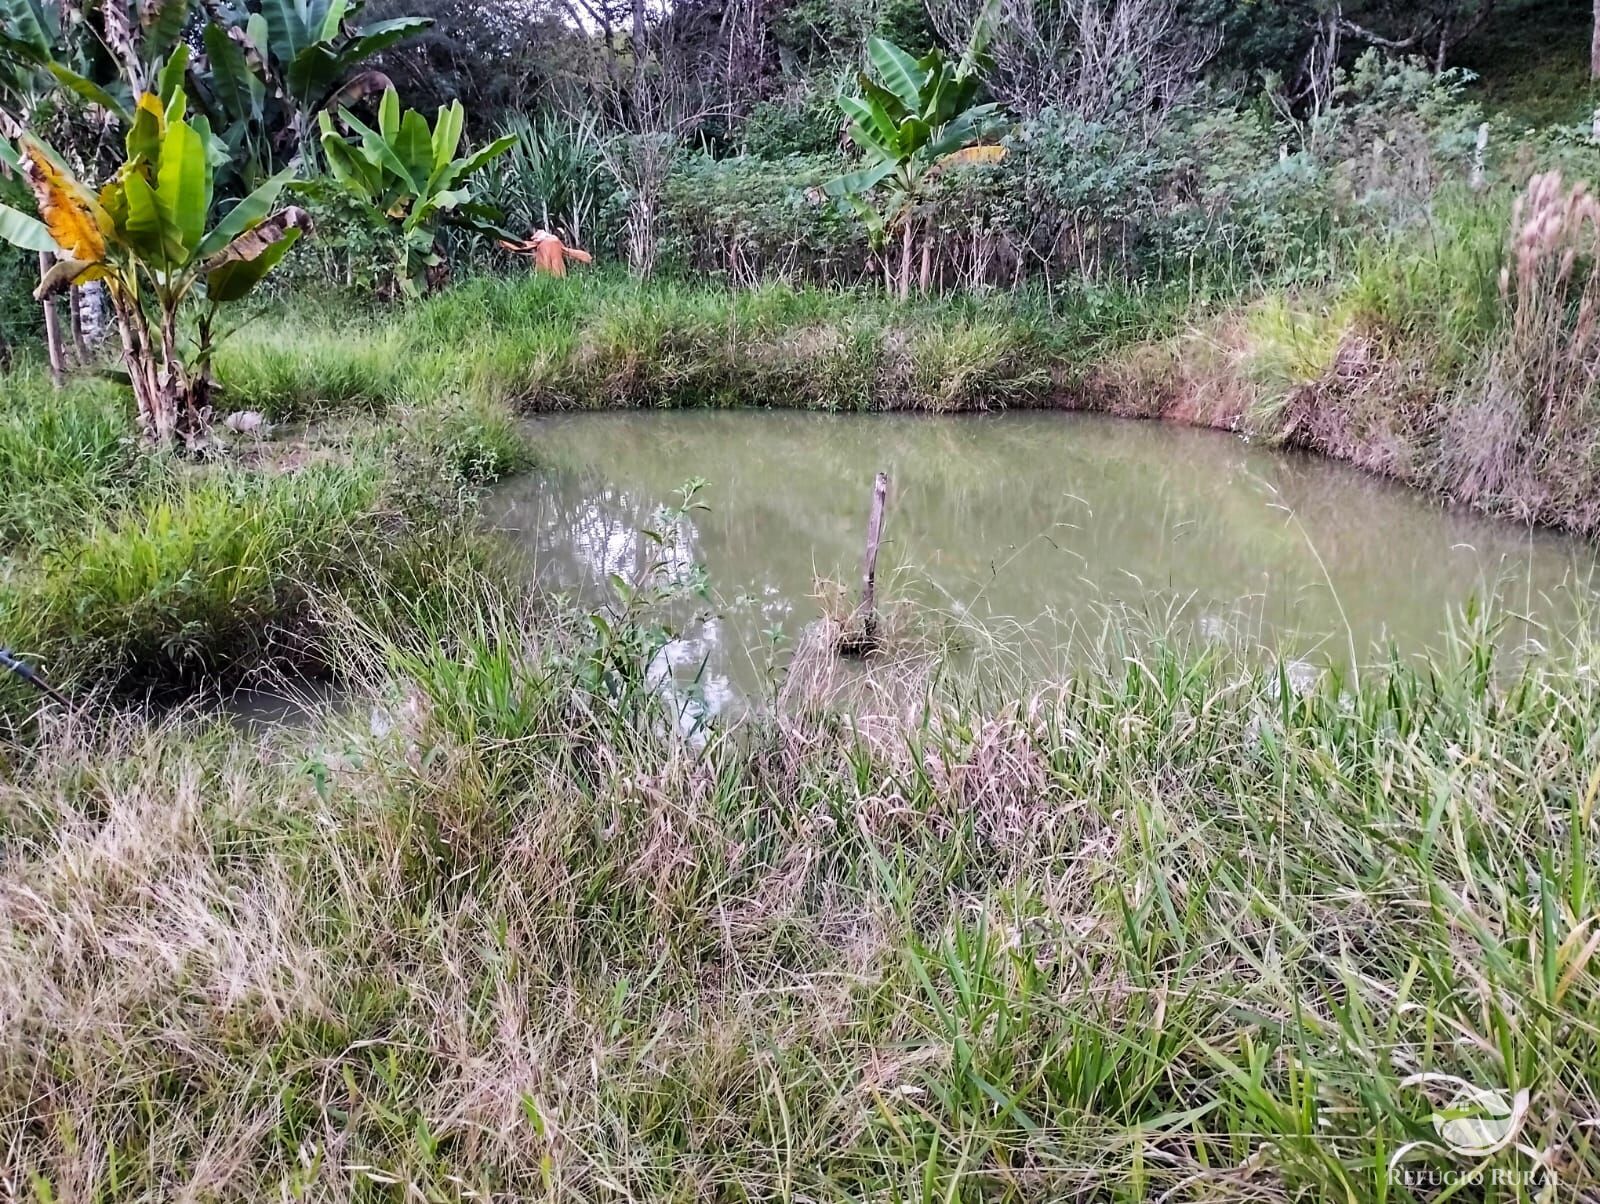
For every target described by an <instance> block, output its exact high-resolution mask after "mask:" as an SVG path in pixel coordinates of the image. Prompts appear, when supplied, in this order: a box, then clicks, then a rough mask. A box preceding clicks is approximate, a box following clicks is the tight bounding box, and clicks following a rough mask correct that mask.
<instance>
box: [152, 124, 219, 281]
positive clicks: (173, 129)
mask: <svg viewBox="0 0 1600 1204" xmlns="http://www.w3.org/2000/svg"><path fill="white" fill-rule="evenodd" d="M206 132H209V131H206ZM207 149H208V148H207V146H206V139H205V138H204V137H203V136H202V131H201V130H199V129H197V128H196V127H195V126H194V125H190V124H189V123H188V122H185V121H178V122H174V123H172V124H170V125H168V126H167V131H166V136H165V137H164V138H162V140H161V161H160V164H159V166H158V167H157V169H156V202H157V204H159V205H160V207H161V219H162V227H163V229H164V230H165V231H167V232H168V234H169V236H170V242H169V245H168V246H167V258H168V260H169V262H171V263H174V264H181V263H187V262H188V260H189V258H190V257H191V256H192V255H193V254H194V253H195V250H196V248H198V247H199V246H200V240H201V239H202V238H204V237H205V232H206V218H207V216H209V214H210V213H211V180H212V174H211V164H210V162H209V161H208V159H207Z"/></svg>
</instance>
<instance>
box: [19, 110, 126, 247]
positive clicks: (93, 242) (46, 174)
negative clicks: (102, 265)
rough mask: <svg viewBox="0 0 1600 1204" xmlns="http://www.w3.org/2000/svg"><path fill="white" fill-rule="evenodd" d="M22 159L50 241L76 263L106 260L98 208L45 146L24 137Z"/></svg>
mask: <svg viewBox="0 0 1600 1204" xmlns="http://www.w3.org/2000/svg"><path fill="white" fill-rule="evenodd" d="M22 158H23V160H24V168H25V173H24V174H25V175H26V177H27V180H28V185H29V187H30V188H32V189H33V199H34V203H35V204H36V205H37V206H38V207H39V217H40V218H41V220H43V222H44V225H45V229H47V230H48V231H49V232H50V237H51V238H53V239H55V241H56V245H57V246H59V247H60V248H61V249H62V250H63V251H65V252H66V253H67V254H68V255H70V256H72V258H74V259H81V260H83V261H84V262H85V263H98V262H99V261H100V260H102V259H104V258H105V254H106V243H105V235H104V233H103V232H102V230H101V221H100V218H101V216H102V215H101V214H100V213H98V212H96V210H97V209H98V208H99V206H98V205H97V204H96V203H95V199H94V197H93V196H92V195H90V194H89V193H88V191H87V190H86V189H85V188H84V187H83V186H82V185H81V184H79V183H78V182H77V180H76V179H74V178H73V176H72V174H71V173H70V172H69V171H67V169H66V167H65V166H64V165H63V164H62V163H61V161H60V159H59V158H57V157H56V156H55V155H54V154H53V153H51V152H49V151H48V150H47V149H46V148H45V146H44V144H43V143H41V142H39V141H37V140H35V139H33V138H27V137H25V138H24V139H23V143H22Z"/></svg>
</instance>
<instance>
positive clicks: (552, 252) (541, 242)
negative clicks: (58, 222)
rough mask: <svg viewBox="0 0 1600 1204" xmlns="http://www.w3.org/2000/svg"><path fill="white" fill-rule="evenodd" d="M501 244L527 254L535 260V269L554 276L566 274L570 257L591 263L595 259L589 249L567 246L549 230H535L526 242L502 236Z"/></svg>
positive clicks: (517, 252)
mask: <svg viewBox="0 0 1600 1204" xmlns="http://www.w3.org/2000/svg"><path fill="white" fill-rule="evenodd" d="M500 245H501V246H502V247H504V248H505V249H506V250H508V251H510V252H511V253H512V254H513V255H526V256H527V257H528V258H529V259H531V260H533V268H534V271H536V272H547V273H549V274H550V275H552V276H565V275H566V274H567V260H569V259H575V260H577V261H578V262H579V263H589V262H591V261H592V260H593V259H594V256H592V255H590V254H589V252H587V251H580V250H578V248H577V247H569V246H567V245H566V244H565V243H563V242H562V241H561V240H560V239H559V238H557V237H556V236H555V235H554V234H552V233H550V231H548V230H535V231H534V232H533V233H532V234H531V235H530V236H529V237H528V240H527V241H526V242H513V241H510V240H508V239H504V238H502V239H501V240H500Z"/></svg>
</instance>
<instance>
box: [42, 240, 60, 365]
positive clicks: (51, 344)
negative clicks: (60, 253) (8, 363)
mask: <svg viewBox="0 0 1600 1204" xmlns="http://www.w3.org/2000/svg"><path fill="white" fill-rule="evenodd" d="M54 266H55V257H54V256H52V255H51V254H50V253H49V252H48V251H40V252H39V279H41V280H43V279H44V277H45V275H46V274H47V273H48V272H49V271H50V269H51V268H52V267H54ZM42 304H43V305H44V345H45V350H46V351H47V352H49V355H50V380H51V383H52V384H54V385H55V387H56V388H58V389H59V388H60V387H61V378H62V375H63V373H64V372H65V371H66V363H65V359H64V357H63V355H62V350H61V319H60V318H59V317H58V316H57V314H56V303H55V299H54V298H53V297H46V298H45V299H44V301H43V303H42Z"/></svg>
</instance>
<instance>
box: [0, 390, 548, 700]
mask: <svg viewBox="0 0 1600 1204" xmlns="http://www.w3.org/2000/svg"><path fill="white" fill-rule="evenodd" d="M219 443H220V444H221V445H220V446H219V447H218V448H217V449H215V451H214V454H213V456H212V457H211V458H209V459H202V460H199V461H191V460H182V459H178V458H174V457H164V456H152V455H149V454H146V453H143V452H141V451H140V450H139V449H138V447H137V446H136V442H135V436H134V425H133V415H132V412H131V403H130V402H129V401H128V400H127V398H125V397H124V396H123V395H122V394H121V392H120V391H119V390H117V389H115V388H113V387H111V386H109V385H103V384H97V383H94V382H93V381H90V380H83V381H79V382H77V383H74V384H72V385H70V386H69V387H68V388H67V389H66V390H65V391H64V392H61V393H57V392H55V391H53V390H52V389H51V388H50V386H49V383H48V380H47V379H46V378H45V377H44V375H43V373H42V372H38V371H33V370H30V369H26V368H24V369H23V370H20V371H17V372H13V373H11V374H10V375H8V376H6V377H3V378H0V532H3V534H4V537H5V538H6V539H7V541H8V555H7V558H6V564H5V569H4V573H3V575H0V632H3V633H4V635H3V640H4V644H5V646H7V647H10V648H12V649H14V650H17V651H20V652H22V653H24V654H25V655H26V656H28V657H29V658H31V659H33V660H35V661H37V662H40V663H42V664H43V665H44V667H45V668H46V669H47V670H48V671H49V673H50V674H51V675H52V676H53V677H54V678H55V679H57V680H58V681H59V682H60V683H61V684H63V685H65V686H70V687H79V688H85V689H87V688H91V687H94V686H97V685H106V686H116V687H124V688H127V687H144V686H165V685H169V684H173V683H177V682H198V681H202V680H209V681H215V680H217V679H218V678H229V677H235V676H238V675H240V674H242V673H244V672H246V671H248V670H251V669H255V668H259V667H262V666H264V665H267V664H270V663H273V662H278V663H290V664H293V665H294V666H295V667H296V668H297V669H298V670H299V671H302V672H306V671H310V672H317V671H319V669H320V668H321V666H322V665H323V664H324V662H325V659H326V657H325V654H324V649H323V647H322V645H323V642H324V640H323V636H324V634H325V630H324V627H325V624H324V619H323V613H324V611H325V609H326V606H327V603H328V600H329V599H342V600H343V601H345V602H347V603H352V604H356V603H362V604H363V606H362V607H361V608H360V609H361V612H362V613H367V612H368V604H370V606H378V605H381V604H383V603H384V601H385V600H386V599H387V598H389V597H390V596H392V595H395V594H397V593H398V594H401V595H404V596H407V597H416V596H418V595H421V594H425V593H426V591H427V590H428V589H429V588H430V586H431V582H432V580H433V579H434V578H435V577H436V576H437V575H438V574H439V573H440V572H442V571H443V570H442V568H441V566H447V565H449V564H453V563H457V562H464V563H466V564H468V565H470V564H471V563H473V561H474V559H475V558H476V557H477V555H478V549H477V546H476V543H475V537H474V535H473V534H472V531H471V519H472V503H473V497H474V494H473V489H474V487H475V486H476V485H477V484H478V483H479V482H481V481H482V480H485V479H488V478H491V477H493V476H495V475H498V474H499V473H501V472H503V471H506V470H507V469H509V468H512V467H516V466H519V465H520V464H522V463H525V462H526V448H525V447H523V445H522V443H521V440H520V438H519V436H517V434H516V432H515V431H514V429H513V428H512V427H511V425H510V421H509V418H508V417H507V415H506V414H505V413H504V412H503V411H501V410H496V411H486V410H484V409H482V408H474V407H471V406H468V405H465V404H463V403H459V402H455V401H451V400H448V399H446V400H438V399H435V400H433V401H432V402H430V403H428V404H418V405H416V406H413V407H410V408H407V409H405V410H403V411H402V410H399V409H397V410H395V411H394V412H392V413H390V414H389V415H388V416H387V419H386V421H385V422H384V423H382V424H379V423H376V422H374V421H372V420H371V419H370V418H368V417H365V416H362V415H345V416H343V417H342V418H341V419H340V420H339V421H337V422H329V423H325V424H321V425H319V426H318V427H315V428H306V427H303V426H293V425H290V426H285V427H282V428H279V429H278V430H276V431H274V432H270V433H265V434H260V435H256V434H252V435H239V436H234V435H230V433H229V432H227V431H225V430H223V431H221V432H220V434H219ZM0 692H3V693H4V696H5V698H6V699H7V700H8V701H9V702H14V703H17V704H25V703H27V702H30V701H31V698H30V696H29V695H28V693H27V690H26V687H22V686H20V685H19V684H17V683H16V682H14V681H11V680H8V681H6V682H5V683H4V685H0Z"/></svg>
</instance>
